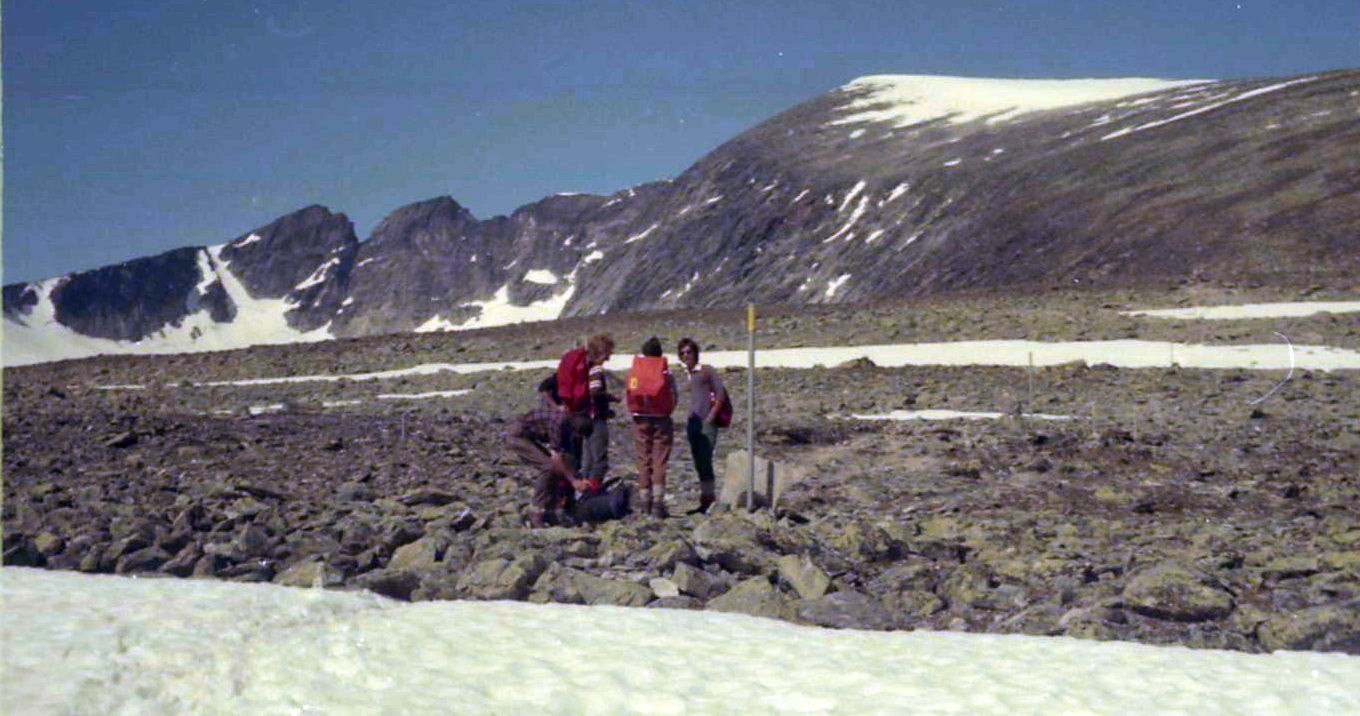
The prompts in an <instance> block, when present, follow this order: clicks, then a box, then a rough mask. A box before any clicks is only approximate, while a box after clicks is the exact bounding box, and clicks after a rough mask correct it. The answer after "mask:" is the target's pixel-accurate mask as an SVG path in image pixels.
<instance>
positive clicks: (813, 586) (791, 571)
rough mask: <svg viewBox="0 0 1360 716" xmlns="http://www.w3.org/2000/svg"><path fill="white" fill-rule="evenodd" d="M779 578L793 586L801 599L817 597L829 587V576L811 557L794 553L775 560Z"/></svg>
mask: <svg viewBox="0 0 1360 716" xmlns="http://www.w3.org/2000/svg"><path fill="white" fill-rule="evenodd" d="M777 567H778V569H779V578H780V579H782V580H784V581H785V582H787V583H788V585H789V586H790V587H793V591H795V592H797V593H798V596H799V597H802V598H803V599H817V598H819V597H821V596H823V595H825V594H826V590H827V589H828V588H830V587H831V578H830V577H828V576H826V572H823V571H822V570H821V569H820V568H818V567H817V565H815V564H813V563H812V560H811V559H808V558H807V557H805V556H799V555H796V554H786V555H784V556H783V557H780V558H779V560H778V562H777Z"/></svg>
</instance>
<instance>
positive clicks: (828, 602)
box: [797, 590, 893, 630]
mask: <svg viewBox="0 0 1360 716" xmlns="http://www.w3.org/2000/svg"><path fill="white" fill-rule="evenodd" d="M797 606H798V618H800V619H802V620H803V621H806V622H811V623H813V624H816V625H817V626H823V627H831V628H833V629H879V630H882V629H891V628H892V627H893V618H892V615H891V614H890V613H889V612H888V611H887V610H886V609H884V608H883V605H882V604H880V603H879V602H878V601H877V600H875V599H873V598H871V597H869V596H868V595H866V594H864V593H863V592H857V591H853V590H842V591H839V592H835V593H832V594H828V595H826V596H824V597H820V598H816V599H805V600H803V601H802V602H800V603H799V604H798V605H797Z"/></svg>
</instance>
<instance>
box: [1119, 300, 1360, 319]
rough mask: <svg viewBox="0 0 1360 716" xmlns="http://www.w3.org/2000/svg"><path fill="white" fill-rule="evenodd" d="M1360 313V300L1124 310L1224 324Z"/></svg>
mask: <svg viewBox="0 0 1360 716" xmlns="http://www.w3.org/2000/svg"><path fill="white" fill-rule="evenodd" d="M1356 312H1360V301H1312V302H1307V301H1296V302H1286V303H1244V304H1241V305H1238V306H1191V307H1189V308H1157V309H1146V310H1141V311H1120V313H1121V314H1122V315H1125V316H1149V317H1151V318H1180V319H1201V320H1209V321H1222V320H1230V319H1239V318H1302V317H1304V316H1313V315H1317V314H1319V313H1356Z"/></svg>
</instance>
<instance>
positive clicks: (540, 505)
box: [505, 405, 591, 527]
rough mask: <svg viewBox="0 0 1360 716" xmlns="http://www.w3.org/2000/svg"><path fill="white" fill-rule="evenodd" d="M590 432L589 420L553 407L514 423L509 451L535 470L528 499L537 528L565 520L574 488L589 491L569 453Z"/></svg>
mask: <svg viewBox="0 0 1360 716" xmlns="http://www.w3.org/2000/svg"><path fill="white" fill-rule="evenodd" d="M590 429H591V424H590V418H588V417H586V416H585V415H582V414H579V413H577V414H570V413H567V412H566V411H564V410H559V409H558V408H556V407H553V406H550V405H539V406H538V407H535V408H534V409H533V410H530V411H529V412H527V413H525V414H523V415H521V416H519V417H518V418H516V419H515V420H513V421H511V423H510V428H509V429H508V430H506V433H505V446H506V449H507V450H508V451H509V453H510V454H511V455H512V456H513V457H514V458H515V460H517V461H518V462H520V463H521V464H523V465H526V466H528V467H532V468H533V469H534V470H535V471H536V473H535V475H534V488H533V493H532V496H531V497H530V500H529V522H530V524H532V525H533V526H534V527H542V526H543V525H545V524H552V523H556V522H559V521H565V516H566V515H567V513H568V510H569V509H570V508H571V506H572V505H571V503H572V501H573V498H574V497H575V495H574V493H573V489H575V490H580V491H582V492H585V491H587V489H588V487H589V484H588V483H587V481H586V480H585V479H583V478H581V477H579V476H578V475H577V473H576V468H575V467H574V466H573V465H572V464H571V461H570V454H571V443H572V441H573V440H575V439H576V438H577V437H588V436H589V435H590Z"/></svg>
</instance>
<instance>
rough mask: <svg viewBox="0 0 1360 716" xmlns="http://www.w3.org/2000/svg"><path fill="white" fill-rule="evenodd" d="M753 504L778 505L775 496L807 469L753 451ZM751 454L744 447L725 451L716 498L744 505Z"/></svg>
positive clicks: (782, 492) (735, 505)
mask: <svg viewBox="0 0 1360 716" xmlns="http://www.w3.org/2000/svg"><path fill="white" fill-rule="evenodd" d="M755 462H756V464H755V504H756V505H758V506H760V505H765V506H770V505H778V504H779V498H780V497H781V496H782V495H783V494H784V492H785V491H787V490H788V488H789V486H790V485H793V484H794V483H796V482H798V481H800V480H802V479H803V478H804V477H805V476H806V474H807V472H806V470H804V469H802V468H800V467H798V466H797V465H791V464H785V463H777V462H774V461H773V460H766V459H765V458H763V457H760V456H759V455H757V456H756V457H755ZM750 470H751V457H750V453H748V452H746V451H745V450H733V451H732V452H730V453H728V454H727V462H726V463H725V464H724V469H723V478H722V490H721V491H719V493H718V501H719V502H721V503H722V504H724V505H727V506H728V507H732V508H738V507H740V508H744V507H745V506H746V504H747V498H746V493H748V492H750V491H751V489H750V488H751V472H750Z"/></svg>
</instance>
